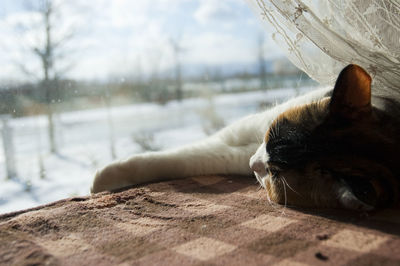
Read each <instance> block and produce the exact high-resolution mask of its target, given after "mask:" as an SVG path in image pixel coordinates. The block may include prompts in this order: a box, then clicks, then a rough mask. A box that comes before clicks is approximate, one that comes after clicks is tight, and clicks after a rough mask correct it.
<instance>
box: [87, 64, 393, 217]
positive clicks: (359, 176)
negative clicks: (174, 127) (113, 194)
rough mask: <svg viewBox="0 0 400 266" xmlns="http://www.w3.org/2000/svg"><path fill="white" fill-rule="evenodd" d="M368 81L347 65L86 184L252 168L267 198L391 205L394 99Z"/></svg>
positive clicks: (96, 188) (356, 206)
mask: <svg viewBox="0 0 400 266" xmlns="http://www.w3.org/2000/svg"><path fill="white" fill-rule="evenodd" d="M371 81H372V79H371V77H370V75H369V74H368V73H367V72H366V71H365V70H364V69H363V68H361V67H360V66H358V65H348V66H347V67H345V68H344V69H343V70H342V71H341V73H340V74H339V76H338V78H337V80H336V84H335V86H334V88H333V90H332V89H329V88H322V89H318V90H315V91H312V92H309V93H308V94H306V95H303V96H300V97H297V98H294V99H291V100H289V101H287V102H285V103H283V104H281V105H277V106H275V107H273V108H272V109H270V110H267V111H264V112H262V113H258V114H254V115H250V116H248V117H245V118H243V119H241V120H239V121H238V122H236V123H233V124H232V125H230V126H228V127H226V128H224V129H222V130H221V131H219V132H217V133H216V134H214V135H213V136H211V137H209V138H207V139H205V140H203V141H201V142H198V143H193V144H190V145H187V146H184V147H181V148H177V149H173V150H167V151H161V152H152V153H144V154H139V155H135V156H133V157H131V158H129V159H127V160H125V161H118V162H114V163H112V164H110V165H108V166H107V167H105V168H104V169H102V170H100V171H98V172H97V173H96V176H95V179H94V182H93V186H92V189H91V191H92V193H96V192H100V191H105V190H115V189H118V188H123V187H126V186H131V185H134V184H140V183H147V182H155V181H162V180H168V179H177V178H186V177H192V176H203V175H214V174H219V175H243V176H252V175H255V177H256V178H257V180H258V182H259V183H260V184H261V186H262V187H264V188H265V190H266V193H267V197H268V200H269V201H270V202H273V203H279V204H285V205H287V206H299V207H318V208H322V207H323V208H326V207H328V208H345V209H352V210H363V211H370V210H373V209H377V208H382V207H387V206H391V205H393V204H396V203H397V202H398V197H399V196H398V195H399V180H398V176H399V173H400V161H399V159H397V158H399V157H398V156H397V152H398V151H400V144H399V142H398V138H399V137H398V136H399V133H400V122H399V121H398V117H399V116H398V113H396V112H395V111H393V110H398V109H399V105H398V104H397V103H396V102H395V101H393V100H392V99H388V98H384V97H378V96H371ZM260 136H261V138H262V140H260ZM262 136H264V137H262ZM260 142H261V144H260Z"/></svg>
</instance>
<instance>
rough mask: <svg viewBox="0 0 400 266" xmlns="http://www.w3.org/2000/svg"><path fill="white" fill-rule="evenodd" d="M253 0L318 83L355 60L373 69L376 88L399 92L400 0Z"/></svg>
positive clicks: (291, 56) (330, 78)
mask: <svg viewBox="0 0 400 266" xmlns="http://www.w3.org/2000/svg"><path fill="white" fill-rule="evenodd" d="M248 2H249V3H250V5H251V6H252V7H253V9H254V10H255V12H256V14H257V15H258V16H259V17H260V18H261V19H262V20H263V21H264V22H266V23H269V24H270V25H272V28H273V29H274V30H273V32H271V34H272V37H273V39H274V40H275V41H276V42H277V43H278V45H279V46H280V47H283V48H284V49H285V52H286V54H287V56H288V58H289V59H290V60H291V61H292V62H293V63H294V64H295V65H296V66H297V67H299V68H300V69H302V70H303V71H304V72H306V73H307V74H308V75H309V76H310V77H311V78H313V79H315V80H316V81H318V82H319V83H321V84H324V85H327V84H330V85H331V84H333V83H334V81H335V79H336V77H337V75H338V73H339V72H340V70H341V69H342V68H343V67H344V66H346V65H348V64H350V63H355V64H358V65H360V66H362V67H363V68H365V69H366V70H367V71H368V72H369V73H370V74H371V76H372V77H373V80H374V83H373V87H377V86H379V90H374V91H375V92H377V91H378V92H379V93H382V94H388V93H389V94H390V95H393V96H394V94H397V95H398V96H400V62H399V61H400V1H398V0H393V1H390V0H248ZM270 28H271V27H269V29H270ZM399 98H400V97H399Z"/></svg>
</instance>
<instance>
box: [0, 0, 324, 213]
mask: <svg viewBox="0 0 400 266" xmlns="http://www.w3.org/2000/svg"><path fill="white" fill-rule="evenodd" d="M86 2H87V3H86ZM0 31H1V32H2V36H3V38H2V42H1V47H2V49H0V58H1V60H0V62H1V64H2V65H1V73H0V94H1V96H0V101H1V105H0V106H1V108H0V109H1V123H0V124H1V137H2V140H3V141H2V142H1V144H0V182H1V186H0V213H4V212H9V211H14V210H18V209H23V208H28V207H33V206H36V205H39V204H43V203H47V202H50V201H54V200H58V199H61V198H65V197H70V196H77V195H87V194H88V193H89V188H90V185H91V182H92V178H93V175H94V172H95V170H96V169H97V168H99V167H101V166H103V165H105V164H107V163H109V162H111V161H112V160H115V159H117V158H125V157H127V156H130V155H133V154H135V153H140V152H144V151H157V150H162V149H167V148H171V147H176V146H179V145H183V144H186V143H190V142H192V141H195V140H198V139H201V138H204V137H206V136H207V135H210V134H212V133H214V132H216V131H217V130H218V129H220V128H222V127H223V126H224V125H226V124H228V123H230V122H232V121H234V120H236V119H238V118H240V117H242V116H244V115H247V114H249V113H253V112H256V111H258V110H260V109H262V108H265V107H267V106H269V105H271V104H275V103H276V102H277V101H283V100H284V99H286V98H288V97H291V96H293V95H296V94H298V93H300V92H301V91H304V90H309V89H310V88H312V87H313V86H315V85H316V83H315V82H313V81H312V80H311V79H310V78H308V77H307V76H306V75H305V74H304V73H302V72H301V71H299V70H298V69H297V68H296V67H294V66H293V65H292V64H291V63H289V61H288V60H287V59H285V57H284V56H283V54H282V53H281V51H280V50H279V47H278V46H277V45H276V44H275V43H274V42H273V41H272V40H271V39H270V38H269V37H268V35H267V34H266V32H265V29H264V28H262V25H261V23H260V22H259V21H258V18H257V17H256V16H255V15H254V14H253V13H252V11H251V10H250V9H249V7H248V6H247V5H246V3H244V2H243V1H241V0H220V1H215V0H204V1H200V0H154V1H147V0H141V1H139V0H135V1H124V0H119V1H106V0H93V1H72V0H68V1H67V0H64V1H62V0H54V1H51V0H40V1H39V0H31V1H25V0H3V2H2V7H1V9H0Z"/></svg>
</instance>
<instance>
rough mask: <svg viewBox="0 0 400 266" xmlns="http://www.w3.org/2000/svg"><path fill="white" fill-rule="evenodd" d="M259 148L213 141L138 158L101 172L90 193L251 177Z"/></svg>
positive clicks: (121, 162)
mask: <svg viewBox="0 0 400 266" xmlns="http://www.w3.org/2000/svg"><path fill="white" fill-rule="evenodd" d="M257 146H258V145H257V144H256V143H250V144H247V145H242V146H231V145H227V144H226V143H224V142H222V141H221V140H219V139H218V138H211V139H209V140H206V141H203V142H200V143H197V144H192V145H188V146H184V147H182V148H179V149H175V150H170V151H163V152H153V153H147V154H139V155H135V156H133V157H131V158H130V159H128V160H125V161H119V162H115V163H112V164H110V165H108V166H107V167H105V168H104V169H102V170H100V171H98V172H97V174H96V176H95V180H94V182H93V186H92V189H91V191H92V193H96V192H100V191H105V190H114V189H118V188H122V187H126V186H130V185H135V184H142V183H147V182H154V181H160V180H169V179H178V178H186V177H191V176H201V175H210V174H237V175H250V174H251V170H250V168H249V166H248V161H249V158H250V156H251V155H252V154H253V153H254V151H255V149H256V148H257Z"/></svg>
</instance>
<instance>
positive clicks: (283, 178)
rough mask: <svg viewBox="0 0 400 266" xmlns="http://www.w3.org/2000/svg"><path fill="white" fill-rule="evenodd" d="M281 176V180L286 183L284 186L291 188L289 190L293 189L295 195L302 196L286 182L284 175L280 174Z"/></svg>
mask: <svg viewBox="0 0 400 266" xmlns="http://www.w3.org/2000/svg"><path fill="white" fill-rule="evenodd" d="M280 177H281V178H282V180H283V181H284V182H285V184H286V186H287V187H288V188H289V189H290V190H291V191H293V192H294V193H296V194H297V195H299V196H300V197H302V195H301V194H300V193H299V192H297V191H296V190H294V189H293V188H292V187H291V186H290V185H289V183H288V182H287V180H286V178H285V177H284V176H282V175H281V176H280Z"/></svg>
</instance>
